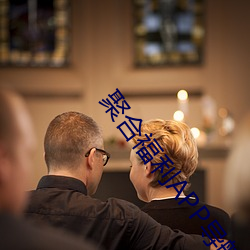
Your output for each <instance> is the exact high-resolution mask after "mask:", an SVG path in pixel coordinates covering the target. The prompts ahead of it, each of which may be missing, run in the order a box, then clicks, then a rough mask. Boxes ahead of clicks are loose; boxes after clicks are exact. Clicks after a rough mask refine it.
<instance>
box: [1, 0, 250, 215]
mask: <svg viewBox="0 0 250 250" xmlns="http://www.w3.org/2000/svg"><path fill="white" fill-rule="evenodd" d="M205 6H206V9H205V28H206V34H205V44H204V62H203V63H202V65H200V66H186V67H184V66H181V67H160V68H144V69H143V68H141V69H140V68H139V69H138V68H135V67H134V65H133V33H132V24H133V10H132V1H128V0H119V1H117V0H106V1H100V0H85V1H77V0H73V1H71V7H72V9H71V18H72V24H71V32H70V33H71V51H70V66H69V67H65V68H59V69H54V68H8V67H2V68H0V79H1V85H2V86H4V85H7V86H12V87H13V88H14V89H16V90H18V91H20V92H21V93H24V96H25V99H26V101H27V103H28V107H29V109H30V111H31V114H32V117H33V120H34V124H35V129H36V134H37V138H38V148H37V150H36V155H35V159H34V168H33V175H32V178H31V181H30V184H29V188H35V187H36V184H37V181H38V180H39V178H40V177H41V176H42V175H44V174H46V166H45V163H44V160H43V137H44V134H45V131H46V128H47V126H48V123H49V122H50V121H51V119H53V118H54V117H55V116H56V115H57V114H59V113H62V112H65V111H69V110H76V111H80V112H83V113H85V114H88V115H90V116H92V117H93V118H94V119H95V120H96V121H97V122H98V123H99V124H100V125H101V126H102V128H103V132H104V137H105V138H110V137H111V136H118V137H119V136H120V133H119V131H118V130H117V129H116V126H117V125H118V124H119V121H122V117H121V118H119V119H117V122H116V123H113V122H112V121H111V118H110V115H109V114H106V113H105V109H104V107H103V106H101V105H99V104H98V101H100V100H101V99H103V98H107V96H108V94H112V93H113V92H114V91H115V89H116V88H119V89H120V90H121V92H122V93H123V92H127V93H138V92H142V91H143V92H146V93H152V92H166V93H167V92H173V91H177V90H179V89H186V90H188V91H191V92H192V91H196V90H201V91H202V92H203V93H204V94H207V95H209V96H212V97H213V98H214V100H215V101H216V104H217V106H218V107H226V108H228V109H229V110H230V112H231V113H232V114H233V116H234V119H235V121H236V124H237V122H238V121H239V120H240V118H241V117H242V116H243V115H244V114H245V113H246V111H247V110H248V108H249V104H250V100H249V97H248V95H249V90H250V83H249V79H250V73H249V65H250V52H249V44H250V33H249V23H250V15H249V9H250V2H249V1H233V0H221V1H216V0H207V1H206V2H205ZM127 101H128V102H129V104H130V106H131V110H130V111H128V113H127V114H128V115H131V116H132V115H134V116H135V117H138V118H142V119H149V118H164V119H172V115H173V111H174V110H176V109H177V101H176V99H175V98H168V97H166V98H160V99H159V98H148V99H147V98H142V99H140V98H133V99H129V98H128V99H127ZM200 112H201V111H200V100H199V99H198V98H193V99H192V98H190V105H189V117H188V121H189V125H190V126H199V125H200V122H201V121H200ZM236 129H237V127H236ZM126 152H128V150H127V151H126V150H125V154H126ZM127 156H129V154H127ZM225 159H226V157H225V156H221V157H204V159H201V162H200V166H201V167H202V169H204V170H205V171H206V181H205V187H206V188H205V197H206V201H207V202H208V203H210V204H212V205H216V206H219V207H222V208H224V209H226V210H227V211H228V212H230V208H229V207H226V205H225V203H224V200H223V193H222V178H223V173H224V168H225ZM109 165H110V166H107V168H106V171H110V172H114V171H115V172H116V171H118V172H119V171H128V169H129V167H128V166H129V161H128V157H127V158H126V157H124V156H122V157H121V159H117V158H116V157H115V158H114V159H113V160H111V161H110V164H109ZM114 188H115V187H114Z"/></svg>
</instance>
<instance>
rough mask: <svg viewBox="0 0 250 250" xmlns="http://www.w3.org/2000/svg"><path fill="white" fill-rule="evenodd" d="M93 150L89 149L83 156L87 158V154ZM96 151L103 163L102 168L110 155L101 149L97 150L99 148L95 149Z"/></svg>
mask: <svg viewBox="0 0 250 250" xmlns="http://www.w3.org/2000/svg"><path fill="white" fill-rule="evenodd" d="M92 149H93V148H91V149H90V150H89V151H88V152H87V153H86V154H85V157H88V156H89V154H90V151H91V150H92ZM95 149H96V151H99V152H101V153H102V161H103V166H105V165H106V164H107V163H108V161H109V158H110V154H109V153H108V152H106V151H105V150H103V149H99V148H95Z"/></svg>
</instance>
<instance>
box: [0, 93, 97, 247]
mask: <svg viewBox="0 0 250 250" xmlns="http://www.w3.org/2000/svg"><path fill="white" fill-rule="evenodd" d="M34 138H35V137H34V132H33V127H32V123H31V119H30V116H29V114H28V112H27V109H26V107H25V104H24V102H23V100H22V99H21V98H20V97H19V96H17V95H16V94H14V93H12V92H7V91H1V90H0V249H3V250H5V249H8V250H18V249H20V250H21V249H23V250H38V249H40V250H44V249H48V250H55V249H64V250H69V249H79V250H80V249H82V250H84V249H85V250H86V249H95V248H93V247H92V245H91V246H90V245H89V244H83V242H81V241H80V240H79V239H76V238H72V237H69V236H67V235H65V233H64V234H62V233H60V234H58V233H57V232H54V230H51V229H48V228H44V229H43V230H41V229H37V228H35V227H34V226H31V225H29V224H28V223H26V222H24V221H23V220H22V219H20V218H18V217H19V215H20V214H21V213H22V211H23V209H24V207H25V205H26V193H25V189H26V183H27V180H28V175H29V170H30V168H31V159H32V154H33V151H34V147H35V140H34Z"/></svg>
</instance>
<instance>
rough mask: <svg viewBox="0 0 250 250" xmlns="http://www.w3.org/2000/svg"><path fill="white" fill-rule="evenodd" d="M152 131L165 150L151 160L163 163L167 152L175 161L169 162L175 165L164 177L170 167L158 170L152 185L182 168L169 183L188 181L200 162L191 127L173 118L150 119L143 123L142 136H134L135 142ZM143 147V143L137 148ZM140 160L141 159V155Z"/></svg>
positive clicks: (154, 137) (145, 144)
mask: <svg viewBox="0 0 250 250" xmlns="http://www.w3.org/2000/svg"><path fill="white" fill-rule="evenodd" d="M151 133H152V137H151V138H152V140H153V139H155V140H156V141H157V142H158V144H159V145H160V146H161V148H162V149H163V151H164V152H162V151H160V152H159V153H158V154H157V155H156V156H154V157H153V160H152V161H151V162H152V163H161V162H162V160H161V157H162V158H163V159H166V157H165V154H166V155H167V156H168V157H169V158H170V159H171V160H172V162H173V163H174V164H173V165H171V164H169V167H170V168H172V167H175V169H174V170H173V171H172V172H171V173H169V174H168V175H167V176H165V177H163V178H162V175H164V174H165V173H166V172H168V171H169V169H167V168H164V170H163V173H161V171H160V170H159V171H156V172H155V177H154V179H153V181H152V182H151V186H152V187H157V186H160V184H159V183H158V180H159V181H161V182H165V181H166V180H168V179H169V178H170V177H171V176H173V175H175V174H176V173H177V172H178V171H179V170H181V173H180V174H178V175H177V176H176V177H175V178H173V179H172V180H171V181H170V182H169V184H170V183H177V182H181V181H187V182H188V181H189V177H190V176H191V175H192V174H193V173H194V171H195V169H196V167H197V164H198V150H197V146H196V142H195V139H194V137H193V136H192V133H191V131H190V128H189V127H188V126H187V125H186V124H185V123H182V122H177V121H172V120H161V119H155V120H149V121H146V122H143V123H142V126H141V136H139V134H137V135H136V136H135V137H134V138H133V144H134V145H135V144H137V143H138V139H140V140H146V137H145V134H148V135H150V134H151ZM149 143H150V142H144V146H145V147H147V146H148V144H149ZM141 147H143V146H142V144H141V145H140V146H138V147H137V149H140V148H141ZM138 160H139V161H141V159H140V158H139V157H138Z"/></svg>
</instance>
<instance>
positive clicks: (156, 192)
mask: <svg viewBox="0 0 250 250" xmlns="http://www.w3.org/2000/svg"><path fill="white" fill-rule="evenodd" d="M176 195H177V192H176V190H175V189H174V188H169V189H167V188H165V187H156V188H155V187H149V190H148V195H147V196H148V201H152V200H153V199H163V198H170V197H176ZM180 196H185V195H184V193H183V192H182V193H181V194H180Z"/></svg>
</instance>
